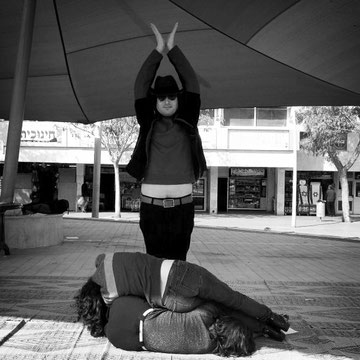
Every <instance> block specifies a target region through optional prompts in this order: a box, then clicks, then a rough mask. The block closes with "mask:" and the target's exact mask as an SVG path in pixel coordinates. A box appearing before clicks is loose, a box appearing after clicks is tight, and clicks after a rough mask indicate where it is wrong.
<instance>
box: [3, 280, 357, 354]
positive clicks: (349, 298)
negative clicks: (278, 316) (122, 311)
mask: <svg viewBox="0 0 360 360" xmlns="http://www.w3.org/2000/svg"><path fill="white" fill-rule="evenodd" d="M85 280H86V279H85V278H82V277H56V276H49V277H46V276H38V277H33V276H32V277H24V276H22V277H20V276H2V277H0V358H4V359H9V360H11V359H13V360H20V359H30V358H31V359H34V360H37V359H61V360H62V359H102V360H112V359H114V360H115V359H119V360H122V359H124V360H125V359H134V358H136V359H171V360H174V359H190V360H193V359H219V358H218V357H217V356H214V355H209V354H206V355H176V354H160V353H156V354H155V353H149V352H140V353H136V352H127V351H123V350H120V349H116V348H114V347H113V346H112V345H111V344H110V343H109V342H108V341H107V340H106V339H105V338H93V337H91V336H90V334H89V333H88V331H87V330H86V329H84V327H83V326H82V324H80V323H78V322H77V321H76V315H75V312H74V308H73V307H72V303H73V300H72V299H73V297H74V295H75V293H76V291H77V289H78V288H79V287H80V286H81V285H82V284H83V283H84V281H85ZM229 285H230V286H231V287H233V288H234V289H236V290H239V291H241V292H243V293H245V294H248V295H249V296H251V297H253V298H255V299H256V300H257V301H259V302H262V303H264V304H266V305H268V306H270V307H271V308H272V309H273V310H275V311H278V312H280V313H284V312H286V313H288V314H289V315H290V317H291V326H292V328H293V329H294V330H296V331H297V332H296V333H294V334H291V335H288V336H287V339H286V341H285V342H283V343H278V342H275V341H273V340H271V339H266V338H259V339H256V344H257V351H256V352H255V354H253V355H252V356H251V359H259V360H261V359H267V360H272V359H274V360H275V359H294V360H296V359H324V360H335V359H337V360H338V359H357V358H360V341H359V339H360V296H359V295H360V284H358V283H347V284H344V283H330V282H329V283H327V282H313V283H310V282H307V283H305V282H290V281H289V282H275V281H272V282H254V281H252V282H244V281H233V282H229Z"/></svg>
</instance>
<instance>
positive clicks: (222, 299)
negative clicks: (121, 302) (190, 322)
mask: <svg viewBox="0 0 360 360" xmlns="http://www.w3.org/2000/svg"><path fill="white" fill-rule="evenodd" d="M204 301H215V302H217V303H219V304H221V305H223V306H226V307H228V308H229V309H233V310H237V311H241V312H242V313H244V314H246V315H248V316H250V317H253V318H255V319H258V320H260V321H266V320H267V319H268V318H269V317H270V316H271V314H272V311H271V310H270V309H269V308H268V307H267V306H265V305H263V304H260V303H258V302H257V301H255V300H253V299H251V298H249V297H247V296H246V295H244V294H241V293H240V292H238V291H235V290H233V289H231V288H230V286H228V285H227V284H225V283H224V282H223V281H221V280H219V279H218V278H217V277H216V276H214V275H213V274H212V273H210V272H209V271H207V270H206V269H204V268H202V267H200V266H198V265H195V264H191V263H188V262H184V261H175V262H174V264H173V265H172V267H171V269H170V273H169V277H168V281H167V285H166V289H165V293H164V296H163V306H164V307H166V308H167V309H169V310H171V311H176V312H188V311H190V310H193V309H195V308H196V307H197V306H198V305H199V304H201V303H202V302H204Z"/></svg>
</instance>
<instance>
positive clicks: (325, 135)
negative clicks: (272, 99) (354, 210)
mask: <svg viewBox="0 0 360 360" xmlns="http://www.w3.org/2000/svg"><path fill="white" fill-rule="evenodd" d="M359 115H360V107H355V106H341V107H339V106H312V107H302V108H299V109H297V111H296V115H295V116H296V121H297V122H298V123H303V124H304V125H305V135H306V136H305V137H304V138H303V139H302V140H301V146H302V148H303V149H304V150H305V151H307V152H309V153H311V154H313V155H315V156H323V157H325V158H326V159H327V160H329V161H331V162H332V163H333V164H334V165H335V167H336V169H337V171H338V174H339V179H340V184H341V196H342V210H343V221H344V222H350V221H351V219H350V208H349V187H348V180H347V173H348V171H349V169H350V168H351V167H352V166H353V165H354V162H355V161H356V159H357V158H358V156H359V154H360V118H359ZM342 145H345V150H347V151H344V147H343V146H342Z"/></svg>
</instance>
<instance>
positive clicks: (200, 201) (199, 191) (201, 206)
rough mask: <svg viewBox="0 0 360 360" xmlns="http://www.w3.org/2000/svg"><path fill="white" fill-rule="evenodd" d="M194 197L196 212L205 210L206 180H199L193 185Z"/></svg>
mask: <svg viewBox="0 0 360 360" xmlns="http://www.w3.org/2000/svg"><path fill="white" fill-rule="evenodd" d="M192 195H193V201H194V205H195V210H205V179H199V180H198V181H197V182H196V183H194V184H193V192H192Z"/></svg>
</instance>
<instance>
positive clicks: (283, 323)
mask: <svg viewBox="0 0 360 360" xmlns="http://www.w3.org/2000/svg"><path fill="white" fill-rule="evenodd" d="M266 323H267V324H268V325H270V326H272V327H273V328H276V329H281V330H284V331H285V332H286V331H288V330H289V327H290V323H289V316H288V315H279V314H276V313H272V314H271V316H270V318H269V319H268V320H267V322H266Z"/></svg>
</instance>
